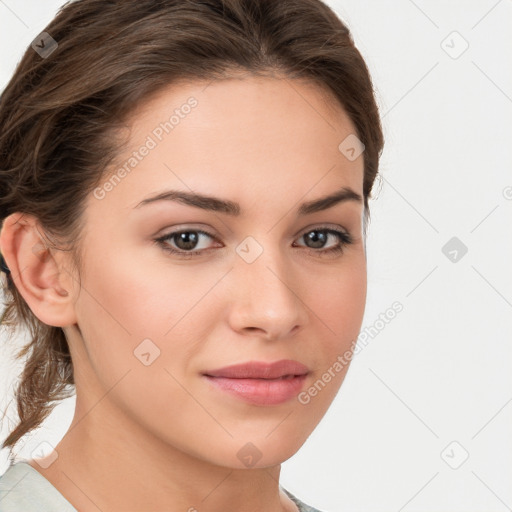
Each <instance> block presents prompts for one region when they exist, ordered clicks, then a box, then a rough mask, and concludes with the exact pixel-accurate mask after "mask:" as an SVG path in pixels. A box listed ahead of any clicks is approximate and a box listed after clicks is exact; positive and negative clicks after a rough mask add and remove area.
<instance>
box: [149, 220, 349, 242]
mask: <svg viewBox="0 0 512 512" xmlns="http://www.w3.org/2000/svg"><path fill="white" fill-rule="evenodd" d="M316 230H318V231H323V230H325V231H327V230H333V231H341V232H343V233H346V234H350V230H348V229H346V228H344V227H342V226H339V225H337V224H331V223H325V224H313V225H312V226H308V227H306V228H303V229H301V230H300V231H299V232H298V233H297V234H296V235H294V236H295V237H297V236H299V237H300V236H303V235H304V234H306V233H309V232H310V231H316ZM187 231H196V232H199V233H201V234H205V235H207V236H209V237H211V238H213V239H214V240H217V241H218V240H219V237H218V236H217V235H215V234H213V233H210V232H209V230H208V229H206V228H202V227H201V228H199V227H194V226H184V227H176V228H173V229H172V230H171V231H168V232H165V233H163V234H162V235H159V236H158V238H166V237H169V236H171V235H176V234H178V233H183V232H187Z"/></svg>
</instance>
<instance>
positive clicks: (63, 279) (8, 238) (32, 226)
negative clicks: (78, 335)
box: [0, 212, 77, 327]
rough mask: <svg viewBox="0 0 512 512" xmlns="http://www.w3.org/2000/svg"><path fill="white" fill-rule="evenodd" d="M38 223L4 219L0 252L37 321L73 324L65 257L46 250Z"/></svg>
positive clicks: (29, 217) (29, 218)
mask: <svg viewBox="0 0 512 512" xmlns="http://www.w3.org/2000/svg"><path fill="white" fill-rule="evenodd" d="M41 232H42V229H41V226H40V224H39V222H38V220H37V219H36V218H35V217H34V216H32V215H27V214H24V213H19V212H16V213H13V214H11V215H9V216H8V217H7V218H5V219H4V221H3V224H2V231H1V233H0V251H1V253H2V255H3V256H4V259H5V262H6V263H7V266H8V267H9V270H10V271H11V274H10V275H11V278H12V280H13V281H14V285H15V286H16V288H17V289H18V291H19V292H20V294H21V295H22V297H23V298H24V299H25V301H26V303H27V305H28V307H29V308H30V309H31V311H32V312H33V313H34V315H35V316H36V317H37V318H38V319H39V320H41V322H43V323H45V324H47V325H51V326H54V327H65V326H68V325H71V324H74V323H76V321H77V319H76V315H75V310H74V304H73V300H72V299H73V290H74V286H73V281H74V278H73V276H72V275H71V274H70V273H69V272H68V271H67V270H64V268H63V263H64V260H65V254H62V252H61V251H55V250H54V249H50V248H49V247H48V246H47V244H46V243H45V241H44V239H43V237H42V236H41Z"/></svg>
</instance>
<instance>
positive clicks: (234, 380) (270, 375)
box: [202, 360, 310, 406]
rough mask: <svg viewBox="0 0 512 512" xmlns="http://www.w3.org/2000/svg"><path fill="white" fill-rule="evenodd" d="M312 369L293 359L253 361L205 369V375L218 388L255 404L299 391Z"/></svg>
mask: <svg viewBox="0 0 512 512" xmlns="http://www.w3.org/2000/svg"><path fill="white" fill-rule="evenodd" d="M309 373H310V372H309V369H308V368H307V367H306V366H304V365H303V364H301V363H299V362H297V361H292V360H281V361H277V362H275V363H270V364H269V363H265V362H258V361H251V362H248V363H243V364H238V365H232V366H227V367H224V368H220V369H217V370H210V371H207V372H204V373H203V374H202V375H203V378H204V379H206V381H207V382H208V383H209V384H210V385H211V386H212V388H213V389H215V390H217V391H223V392H226V393H228V394H230V395H231V396H234V397H236V398H238V399H241V400H243V401H245V402H248V403H251V404H253V405H263V406H269V405H279V404H282V403H285V402H287V401H289V400H291V399H292V398H293V397H295V396H297V395H298V393H300V391H301V389H302V388H303V386H304V382H305V380H306V378H307V376H308V375H309Z"/></svg>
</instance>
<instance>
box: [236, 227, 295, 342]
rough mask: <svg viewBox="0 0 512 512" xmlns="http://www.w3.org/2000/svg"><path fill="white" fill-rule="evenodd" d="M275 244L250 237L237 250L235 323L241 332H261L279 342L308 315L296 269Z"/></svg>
mask: <svg viewBox="0 0 512 512" xmlns="http://www.w3.org/2000/svg"><path fill="white" fill-rule="evenodd" d="M271 240H272V236H271V235H267V236H265V237H260V236H258V239H256V237H253V236H248V237H247V238H246V239H244V240H243V241H242V242H241V243H240V244H239V245H238V247H237V248H236V252H237V254H238V256H237V258H236V260H235V268H234V271H235V279H236V282H237V285H236V287H237V294H236V299H235V301H234V303H233V316H232V321H233V322H234V324H235V326H236V328H237V329H242V328H249V327H250V328H260V329H262V330H264V331H266V332H267V333H268V334H269V335H271V336H272V337H275V338H279V337H281V336H286V335H287V334H288V333H289V331H291V330H292V329H293V328H294V327H295V326H296V325H300V324H302V323H303V322H304V321H305V316H304V315H305V311H304V304H303V303H302V302H301V300H299V298H298V290H297V289H296V288H297V281H298V280H296V279H295V278H294V276H293V267H292V266H291V265H290V264H289V262H288V261H287V259H286V258H287V256H286V254H283V253H282V251H281V248H280V247H279V246H278V244H276V243H275V242H272V241H271Z"/></svg>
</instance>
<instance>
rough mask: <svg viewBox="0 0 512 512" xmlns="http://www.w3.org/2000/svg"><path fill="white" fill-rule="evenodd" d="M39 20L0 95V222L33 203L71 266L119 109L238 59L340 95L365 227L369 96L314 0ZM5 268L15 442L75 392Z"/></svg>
mask: <svg viewBox="0 0 512 512" xmlns="http://www.w3.org/2000/svg"><path fill="white" fill-rule="evenodd" d="M45 32H47V33H48V34H49V35H50V36H51V37H52V38H53V39H54V40H55V41H56V43H57V47H56V48H55V49H54V51H53V52H52V53H50V54H48V55H42V54H40V52H37V51H35V49H33V47H28V48H27V50H26V51H25V54H24V55H23V58H22V59H21V61H20V63H19V64H18V66H17V68H16V70H15V73H14V75H13V77H12V78H11V80H10V81H9V83H8V85H7V87H6V88H5V90H4V91H3V93H2V96H1V97H0V221H2V222H3V220H4V219H5V218H6V217H7V216H8V215H10V214H11V213H14V212H20V213H25V214H30V215H33V216H35V217H36V218H37V219H38V221H39V222H40V225H41V227H42V228H43V231H44V234H43V235H44V236H45V237H47V238H48V244H49V245H53V246H54V247H56V244H55V242H52V241H51V240H50V238H54V239H55V240H58V241H59V242H60V243H61V248H59V250H62V245H69V249H67V250H69V251H71V254H72V256H73V258H74V260H73V261H74V262H76V263H77V266H78V268H80V254H81V253H80V247H81V246H80V233H81V232H82V228H83V226H82V224H81V223H82V220H83V216H82V213H83V209H84V203H85V199H86V197H87V196H88V195H89V194H90V193H91V191H92V190H93V189H94V188H95V187H97V186H98V185H99V184H100V183H101V181H102V180H103V179H104V177H105V175H106V174H107V171H108V170H109V165H111V164H112V162H114V160H115V158H116V156H118V155H119V151H120V148H121V147H122V145H121V140H120V139H119V140H118V138H117V137H115V136H114V135H116V134H117V133H118V129H120V128H122V127H123V123H124V122H125V121H126V120H127V119H128V116H129V114H130V113H131V112H134V109H135V108H136V107H137V106H139V105H141V104H142V103H143V102H145V101H146V100H148V99H149V97H150V96H151V95H152V94H154V93H158V92H159V90H161V89H162V88H163V87H167V86H169V85H170V84H173V83H177V82H178V81H187V80H188V81H193V80H213V79H222V78H229V76H230V73H231V74H232V75H233V74H234V73H235V72H236V71H244V72H249V73H252V74H254V75H257V74H263V73H265V72H270V73H273V72H278V73H279V74H280V75H281V76H283V77H287V78H297V79H305V80H309V81H313V82H314V83H316V84H318V85H319V86H320V87H322V89H323V90H327V91H329V92H330V93H331V97H332V98H334V99H337V100H338V101H339V103H340V104H341V105H342V106H343V107H344V109H345V111H346V112H347V113H348V115H349V117H350V119H351V120H352V122H353V123H354V126H355V127H356V129H357V136H358V138H359V139H360V140H361V142H362V143H363V144H364V146H365V149H364V153H363V156H364V180H363V195H364V207H365V219H364V220H365V222H364V224H365V230H366V221H367V218H368V217H369V209H368V198H369V197H370V193H371V190H372V186H373V183H374V180H375V178H376V176H377V172H378V164H379V158H380V155H381V152H382V148H383V143H384V141H383V135H382V128H381V123H380V118H379V113H378V107H377V105H376V101H375V98H374V90H373V86H372V82H371V78H370V74H369V72H368V69H367V67H366V64H365V62H364V60H363V58H362V56H361V54H360V53H359V51H358V50H357V49H356V47H355V46H354V42H353V39H352V36H351V34H350V32H349V30H348V28H347V27H346V26H345V25H344V24H343V22H342V21H341V20H340V19H339V18H338V17H337V16H336V15H335V13H334V12H333V11H332V10H331V9H330V8H329V7H328V6H327V5H325V4H324V3H322V2H321V1H320V0H279V1H276V0H77V1H74V2H68V3H67V4H65V5H64V6H63V7H62V8H61V9H60V11H59V12H58V14H57V15H56V17H55V18H54V19H53V21H51V22H50V24H49V25H48V26H47V27H46V29H45ZM46 37H47V36H46ZM46 41H47V43H48V41H51V40H50V39H48V38H47V39H46ZM42 46H44V44H40V47H42ZM38 53H39V54H38ZM340 142H341V141H340ZM365 234H366V231H365ZM7 278H8V283H7V284H8V286H7V287H6V286H4V295H5V300H4V305H5V306H6V309H5V310H4V312H3V315H2V317H1V323H2V324H3V325H6V326H8V327H10V328H11V332H12V331H14V330H15V328H16V327H17V326H20V325H22V324H23V325H24V326H25V327H26V328H28V331H29V334H30V341H29V342H28V343H27V344H26V345H24V347H23V349H22V350H20V352H19V353H18V354H17V357H18V358H21V357H24V356H27V359H26V361H25V363H24V369H23V372H22V375H21V378H20V380H19V383H18V385H17V388H16V389H15V398H16V402H17V412H18V416H19V423H18V425H17V426H16V428H15V429H14V430H13V431H12V432H11V433H10V434H9V436H8V437H7V438H6V440H5V441H4V442H3V445H2V447H11V450H12V448H13V446H14V445H15V444H16V443H17V441H18V440H19V439H20V438H21V437H22V436H24V435H25V434H26V433H28V432H29V431H31V430H32V429H34V428H36V427H37V426H39V424H40V423H41V422H42V421H43V420H44V419H45V418H46V417H47V416H48V414H49V413H50V412H51V410H52V409H53V407H54V405H55V401H58V400H61V399H63V398H66V397H69V396H72V394H73V390H74V380H73V366H72V360H71V357H70V353H69V348H68V344H67V340H66V337H65V334H64V331H63V330H62V329H61V328H60V327H53V326H48V325H46V324H44V323H42V322H41V321H40V320H39V319H38V318H37V317H36V316H35V315H34V314H33V313H32V311H31V310H30V308H29V307H28V305H27V304H26V302H25V301H24V299H23V298H22V296H21V295H20V293H19V292H18V290H17V289H16V287H15V286H14V285H13V281H12V277H11V276H10V275H8V276H7Z"/></svg>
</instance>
